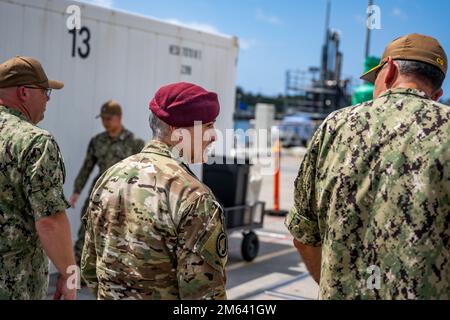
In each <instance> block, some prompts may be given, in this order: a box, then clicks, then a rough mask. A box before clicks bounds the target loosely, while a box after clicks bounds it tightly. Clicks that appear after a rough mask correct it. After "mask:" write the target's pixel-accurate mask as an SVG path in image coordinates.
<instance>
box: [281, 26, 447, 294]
mask: <svg viewBox="0 0 450 320" xmlns="http://www.w3.org/2000/svg"><path fill="white" fill-rule="evenodd" d="M447 61H448V60H447V55H446V53H445V51H444V49H443V48H442V46H441V45H440V44H439V42H438V41H437V40H436V39H434V38H432V37H428V36H425V35H420V34H409V35H406V36H403V37H400V38H397V39H395V40H394V41H392V42H391V43H390V44H389V45H388V46H387V47H386V49H385V51H384V54H383V57H382V60H381V63H380V64H379V65H378V66H376V67H375V68H373V69H372V70H370V71H369V72H367V73H366V74H364V75H363V76H362V79H363V80H366V81H369V82H372V83H374V85H375V87H374V93H373V97H374V100H371V101H368V102H364V103H362V104H358V105H356V106H352V107H348V108H344V109H341V110H338V111H336V112H334V113H332V114H331V115H330V116H329V117H328V118H327V119H326V120H325V121H324V123H323V124H322V125H321V127H320V128H319V129H318V130H317V132H316V133H315V135H314V137H313V139H312V141H311V143H310V146H309V148H308V152H307V154H306V155H305V158H304V160H303V163H302V164H301V166H300V170H299V174H298V177H297V179H296V182H295V196H294V197H295V204H294V207H293V208H292V210H291V212H290V214H289V215H288V217H287V219H286V226H287V227H288V229H289V230H290V232H291V233H292V235H293V236H294V238H295V240H294V244H295V246H296V247H297V249H298V251H299V253H300V254H301V255H302V257H303V260H304V262H305V264H306V265H307V267H308V269H309V270H310V272H311V274H312V276H313V278H314V279H315V280H316V281H317V282H318V283H319V284H320V298H321V299H395V300H397V299H426V300H429V299H449V298H450V242H449V241H450V231H449V221H450V108H449V107H448V106H445V105H443V104H440V103H438V102H437V101H438V100H439V98H440V97H441V96H442V94H443V91H442V83H443V81H444V79H445V75H446V73H447Z"/></svg>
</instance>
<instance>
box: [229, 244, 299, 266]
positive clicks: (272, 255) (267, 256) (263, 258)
mask: <svg viewBox="0 0 450 320" xmlns="http://www.w3.org/2000/svg"><path fill="white" fill-rule="evenodd" d="M292 252H297V249H295V248H287V249H284V250H281V251H276V252H272V253H268V254H265V255H263V256H260V257H257V258H256V259H255V260H253V261H252V262H246V261H243V262H238V263H235V264H232V265H231V266H229V267H227V268H226V270H227V271H233V270H236V269H240V268H242V267H248V266H253V265H255V264H257V263H261V262H264V261H266V260H270V259H273V258H276V257H279V256H284V255H285V254H289V253H292Z"/></svg>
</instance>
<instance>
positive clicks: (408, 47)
mask: <svg viewBox="0 0 450 320" xmlns="http://www.w3.org/2000/svg"><path fill="white" fill-rule="evenodd" d="M388 57H392V59H394V60H396V59H397V60H413V61H420V62H425V63H428V64H430V65H432V66H435V67H436V68H438V69H439V70H441V71H442V72H443V73H444V75H445V74H447V67H448V61H447V55H446V53H445V51H444V49H443V48H442V46H441V45H440V44H439V42H438V41H437V40H436V39H434V38H432V37H428V36H424V35H421V34H417V33H413V34H408V35H406V36H403V37H400V38H397V39H395V40H394V41H392V42H391V43H390V44H388V45H387V47H386V49H385V50H384V53H383V57H382V58H381V61H380V63H379V64H378V65H377V66H376V67H375V68H372V69H371V70H369V71H367V72H366V73H365V74H363V75H362V76H361V79H362V80H366V81H368V82H371V83H374V82H375V79H376V75H377V71H378V70H379V69H380V68H382V67H383V65H384V64H385V63H386V61H387V58H388Z"/></svg>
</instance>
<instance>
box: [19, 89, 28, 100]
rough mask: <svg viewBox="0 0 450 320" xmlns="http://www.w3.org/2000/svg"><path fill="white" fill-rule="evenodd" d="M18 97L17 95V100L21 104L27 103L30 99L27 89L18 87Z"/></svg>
mask: <svg viewBox="0 0 450 320" xmlns="http://www.w3.org/2000/svg"><path fill="white" fill-rule="evenodd" d="M16 95H17V98H18V99H19V100H20V101H21V102H25V101H26V100H27V98H28V92H27V90H26V88H25V87H17V88H16Z"/></svg>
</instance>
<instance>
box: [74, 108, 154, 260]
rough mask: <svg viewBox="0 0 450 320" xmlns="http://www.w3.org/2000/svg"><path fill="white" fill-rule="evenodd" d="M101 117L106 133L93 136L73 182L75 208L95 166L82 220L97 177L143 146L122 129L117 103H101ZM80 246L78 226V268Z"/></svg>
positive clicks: (81, 230) (132, 135)
mask: <svg viewBox="0 0 450 320" xmlns="http://www.w3.org/2000/svg"><path fill="white" fill-rule="evenodd" d="M100 117H101V119H102V123H103V126H104V127H105V129H106V131H105V132H102V133H100V134H98V135H96V136H95V137H93V138H92V139H91V141H90V142H89V146H88V150H87V154H86V158H85V159H84V162H83V166H82V167H81V169H80V172H79V173H78V176H77V177H76V179H75V184H74V191H73V194H72V196H71V197H70V199H69V202H70V205H71V206H72V207H75V204H76V202H77V200H78V197H79V196H80V193H81V191H82V190H83V188H84V186H85V185H86V182H87V181H88V179H89V176H90V174H91V172H92V170H93V169H94V167H95V166H96V165H97V166H98V168H99V172H98V175H97V176H96V177H95V178H94V181H93V183H92V185H91V188H90V189H89V193H88V197H87V198H86V201H85V203H84V205H83V208H82V209H81V218H82V217H83V215H84V213H85V211H86V208H87V206H88V204H89V194H90V193H91V191H92V188H93V187H94V184H95V182H96V181H97V179H98V177H100V176H101V175H102V174H103V173H104V172H105V171H106V170H107V169H108V168H110V167H111V166H113V165H114V164H116V163H117V162H119V161H120V160H123V159H125V158H127V157H129V156H131V155H133V154H136V153H138V152H140V151H141V150H142V148H143V147H144V145H145V143H144V141H143V140H141V139H138V138H136V137H135V136H134V134H133V133H132V132H130V131H129V130H127V129H125V128H124V127H123V126H122V108H121V107H120V105H119V104H118V103H117V102H115V101H112V100H110V101H107V102H106V103H104V104H103V106H102V108H101V110H100V114H99V115H98V116H97V118H100ZM83 244H84V226H83V223H81V225H80V229H79V230H78V240H77V241H76V243H75V258H76V262H77V264H78V265H80V260H81V252H82V250H83Z"/></svg>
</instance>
